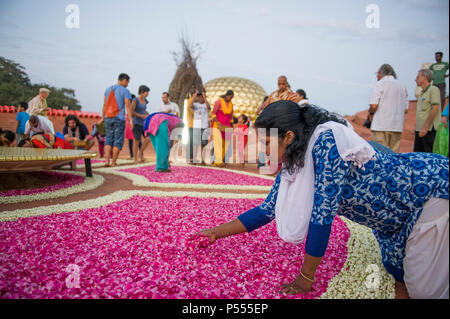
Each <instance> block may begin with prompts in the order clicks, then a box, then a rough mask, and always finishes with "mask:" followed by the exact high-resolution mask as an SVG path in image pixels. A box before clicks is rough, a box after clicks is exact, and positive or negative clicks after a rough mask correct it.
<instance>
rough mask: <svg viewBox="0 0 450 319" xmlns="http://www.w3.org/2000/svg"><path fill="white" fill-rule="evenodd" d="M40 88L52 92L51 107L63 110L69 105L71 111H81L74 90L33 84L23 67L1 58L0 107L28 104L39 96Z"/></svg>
mask: <svg viewBox="0 0 450 319" xmlns="http://www.w3.org/2000/svg"><path fill="white" fill-rule="evenodd" d="M40 88H47V89H49V90H50V91H51V92H50V95H49V97H48V98H47V105H48V106H49V107H51V108H54V109H62V108H63V106H64V105H67V106H68V107H69V109H70V110H81V105H80V104H79V101H78V100H77V99H76V97H75V91H74V90H73V89H68V88H56V87H54V86H51V85H49V84H47V83H36V84H32V83H31V81H30V79H29V77H28V75H27V73H26V72H25V68H24V67H23V66H21V65H20V64H19V63H16V62H14V61H12V60H8V59H5V58H3V57H0V105H17V104H19V103H20V102H28V101H30V100H31V99H32V98H33V97H35V96H36V95H38V93H39V89H40Z"/></svg>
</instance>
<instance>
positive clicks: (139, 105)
mask: <svg viewBox="0 0 450 319" xmlns="http://www.w3.org/2000/svg"><path fill="white" fill-rule="evenodd" d="M138 92H139V93H138V94H139V95H138V96H137V97H135V98H134V99H133V101H132V102H131V112H132V114H133V137H134V141H133V154H134V163H135V164H137V163H139V162H140V163H143V162H144V161H145V160H144V151H145V149H146V148H147V146H148V144H149V143H150V140H149V139H148V138H144V142H143V143H142V146H141V147H139V144H140V143H141V138H142V137H143V136H144V120H145V118H146V117H147V116H148V115H149V114H148V112H147V104H148V101H147V97H148V94H149V92H150V88H149V87H148V86H145V85H141V86H140V87H139V91H138Z"/></svg>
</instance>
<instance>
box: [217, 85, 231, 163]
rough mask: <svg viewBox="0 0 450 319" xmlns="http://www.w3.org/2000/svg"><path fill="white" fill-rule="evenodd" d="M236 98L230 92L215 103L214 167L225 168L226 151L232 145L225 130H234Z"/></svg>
mask: <svg viewBox="0 0 450 319" xmlns="http://www.w3.org/2000/svg"><path fill="white" fill-rule="evenodd" d="M233 97H234V92H233V91H232V90H228V91H227V93H225V95H222V96H221V97H220V98H219V99H218V100H217V101H216V102H215V103H214V109H213V110H212V112H211V115H212V123H213V124H212V128H213V138H214V157H215V160H214V166H223V165H224V163H223V162H224V159H225V150H227V149H228V146H229V145H230V139H231V136H232V134H230V136H228V135H227V136H225V129H227V128H230V129H232V128H233V127H232V123H233V103H232V102H231V100H232V99H233Z"/></svg>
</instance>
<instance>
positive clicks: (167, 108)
mask: <svg viewBox="0 0 450 319" xmlns="http://www.w3.org/2000/svg"><path fill="white" fill-rule="evenodd" d="M161 99H162V101H163V104H162V105H161V106H160V107H159V112H163V113H169V114H172V115H176V116H178V117H180V108H179V107H178V105H177V104H176V103H174V102H172V101H170V99H169V93H168V92H164V93H163V94H162V97H161Z"/></svg>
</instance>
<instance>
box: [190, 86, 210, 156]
mask: <svg viewBox="0 0 450 319" xmlns="http://www.w3.org/2000/svg"><path fill="white" fill-rule="evenodd" d="M188 108H189V109H191V111H193V113H194V119H193V127H192V128H189V144H190V149H191V150H192V153H193V158H192V159H193V164H194V165H195V164H196V163H198V161H196V158H197V153H198V149H199V148H200V154H203V148H204V146H205V145H206V144H208V138H207V137H206V136H204V135H205V130H206V129H208V128H209V127H210V122H209V112H210V111H211V106H210V105H209V103H208V100H207V99H206V95H205V92H199V91H198V90H197V91H195V93H194V95H193V98H192V99H190V100H189V103H188ZM200 163H202V165H203V164H204V161H203V158H202V159H201V161H200Z"/></svg>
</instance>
